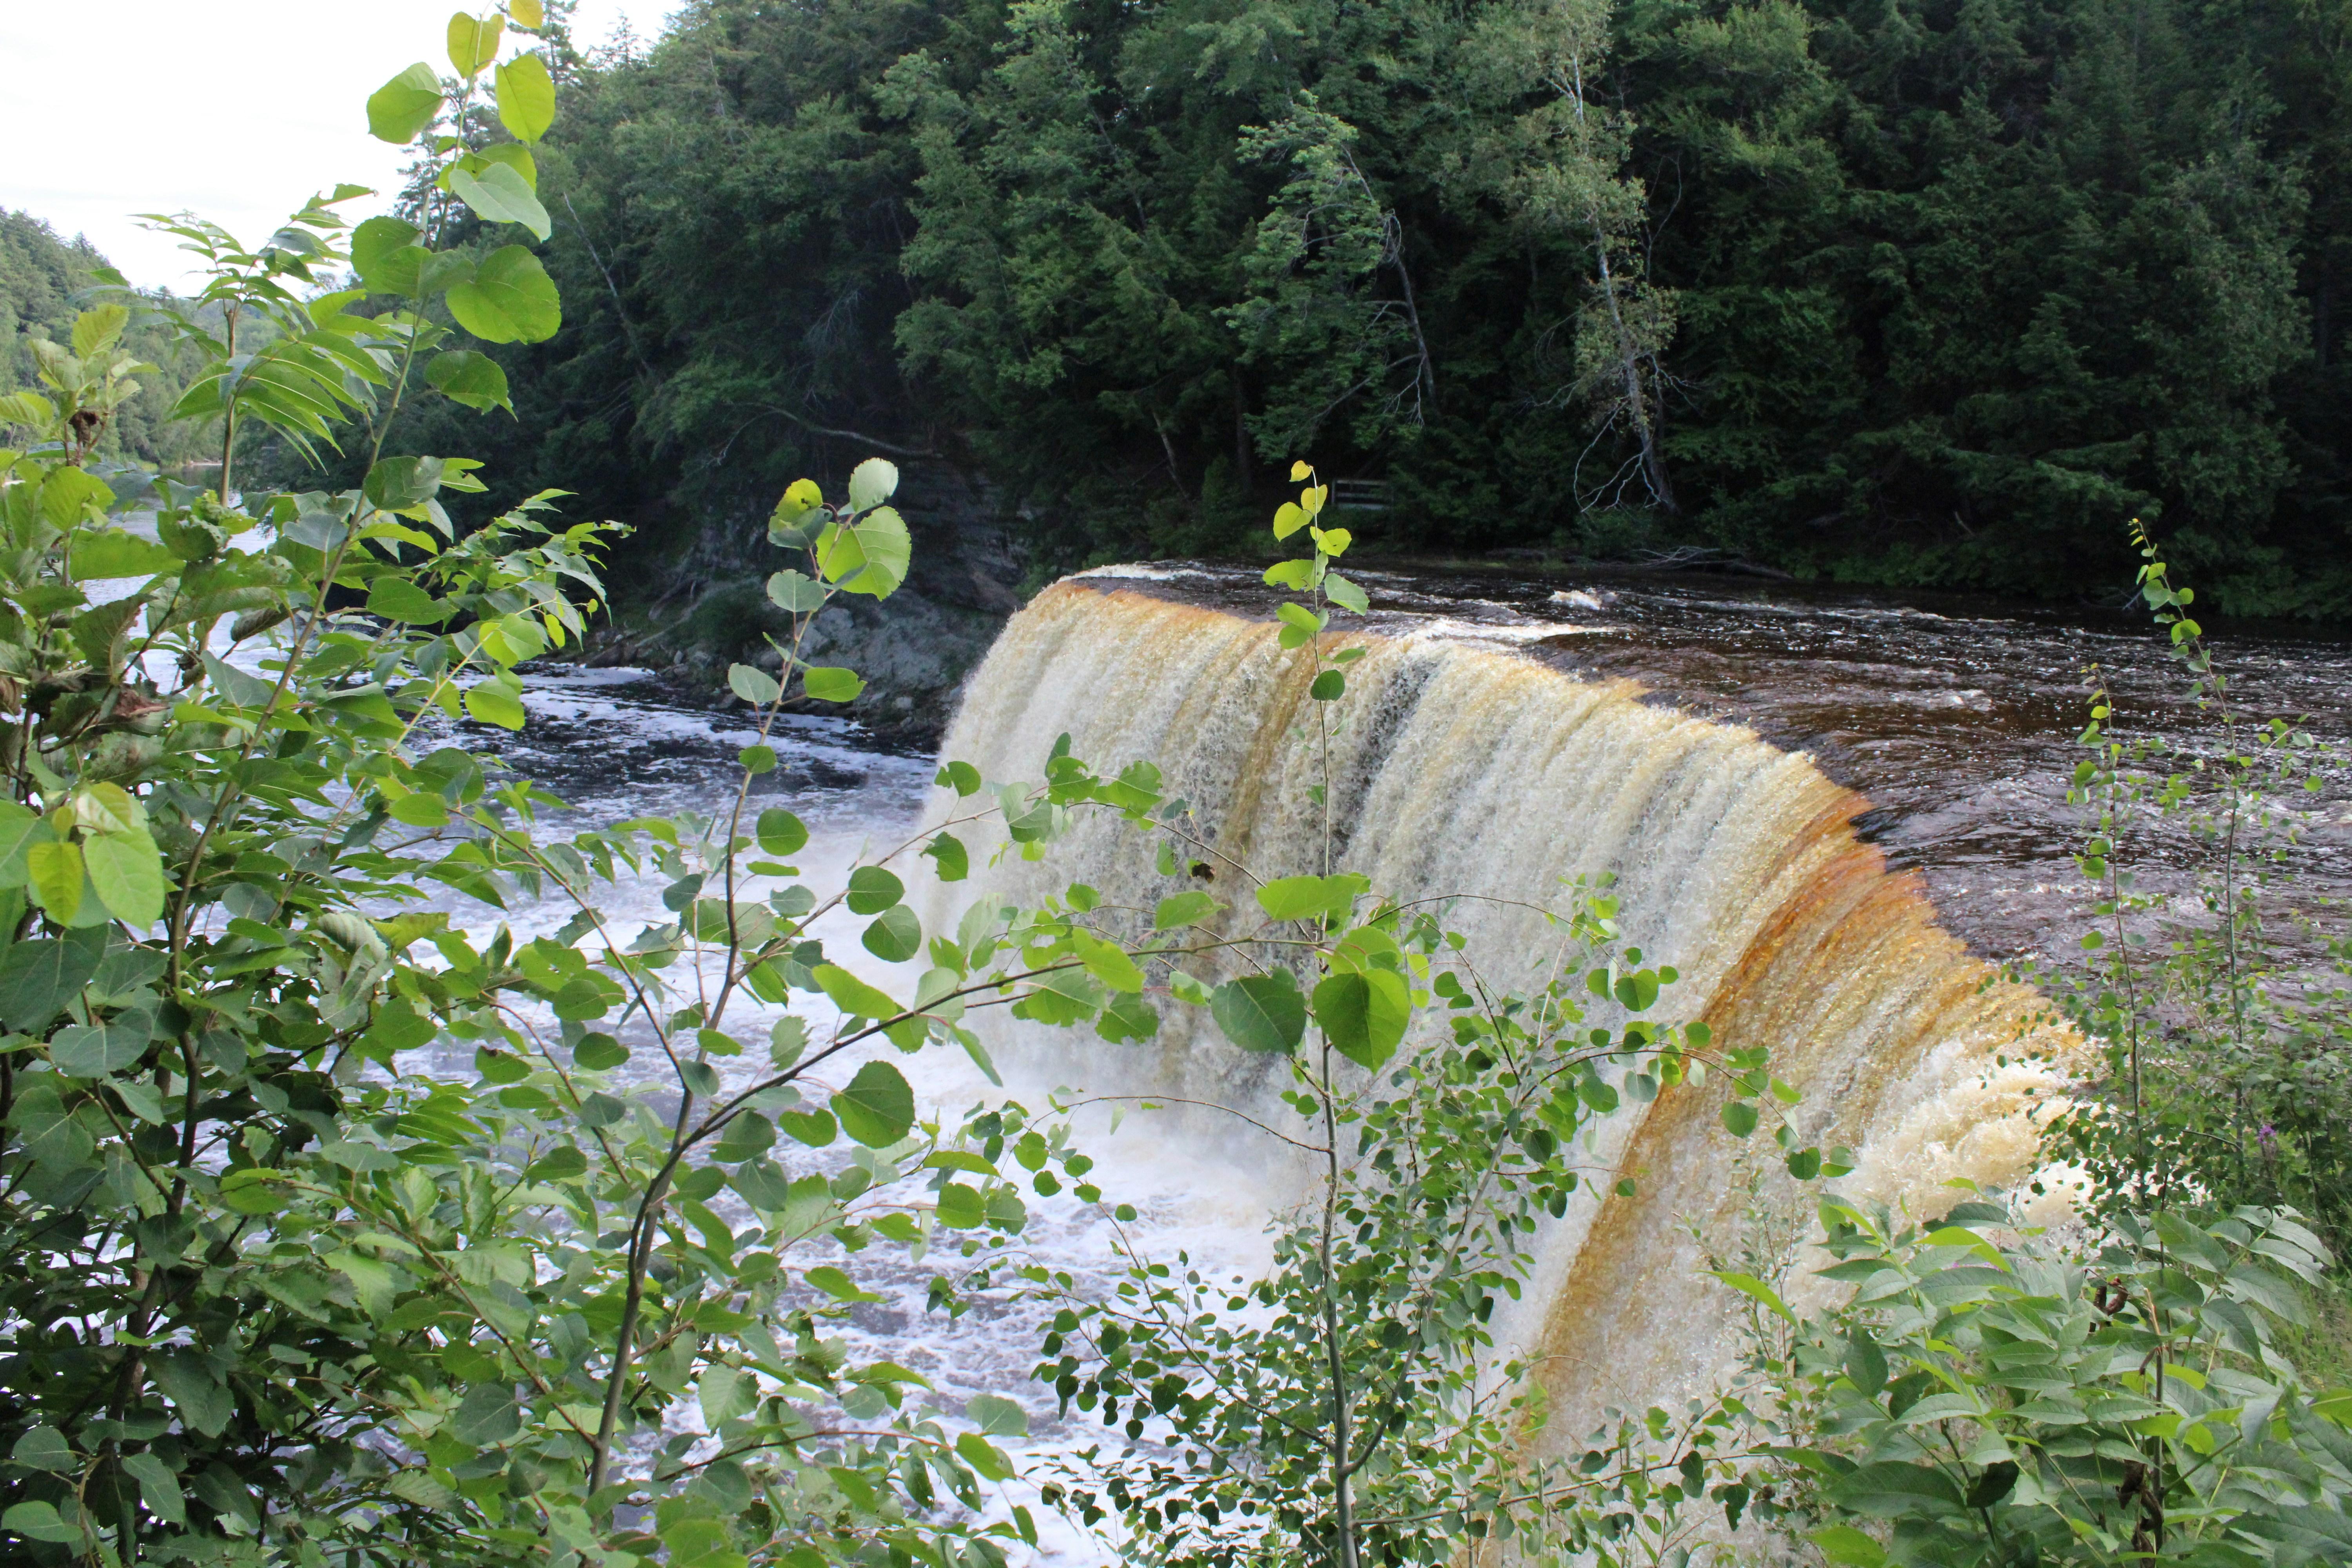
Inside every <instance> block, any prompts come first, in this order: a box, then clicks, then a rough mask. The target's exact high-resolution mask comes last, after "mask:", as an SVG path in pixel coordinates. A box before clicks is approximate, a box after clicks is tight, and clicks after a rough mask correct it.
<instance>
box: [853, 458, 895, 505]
mask: <svg viewBox="0 0 2352 1568" xmlns="http://www.w3.org/2000/svg"><path fill="white" fill-rule="evenodd" d="M897 490H898V464H896V463H893V462H891V461H890V460H889V459H888V458H866V460H865V461H864V462H862V463H860V464H858V465H857V467H856V468H852V469H851V470H850V472H849V510H852V511H871V510H873V509H874V508H876V507H877V506H880V505H881V504H882V503H883V502H884V501H886V500H889V499H890V497H891V496H892V495H893V494H894V493H895V492H896V491H897Z"/></svg>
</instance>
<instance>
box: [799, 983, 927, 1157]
mask: <svg viewBox="0 0 2352 1568" xmlns="http://www.w3.org/2000/svg"><path fill="white" fill-rule="evenodd" d="M828 967H829V966H828ZM817 973H818V974H819V976H820V977H822V976H823V974H824V970H822V969H820V970H819V971H817ZM831 1103H832V1105H833V1113H834V1115H835V1116H836V1117H838V1118H840V1120H841V1130H842V1131H844V1132H846V1133H848V1134H849V1135H850V1136H851V1137H852V1138H855V1139H856V1140H857V1142H860V1143H863V1144H865V1145H866V1147H867V1148H868V1149H887V1148H888V1147H889V1146H890V1145H891V1144H893V1143H896V1142H898V1140H899V1139H901V1138H904V1137H905V1136H906V1135H907V1130H908V1128H910V1127H912V1126H913V1125H914V1124H915V1091H914V1090H913V1089H908V1087H907V1080H906V1079H904V1078H901V1077H900V1076H899V1074H898V1068H894V1067H892V1066H891V1065H890V1064H889V1063H888V1062H867V1063H866V1065H865V1066H864V1067H862V1068H858V1069H857V1076H856V1077H855V1078H853V1079H850V1080H849V1087H848V1088H846V1089H843V1090H842V1091H841V1092H840V1093H839V1094H836V1095H835V1096H834V1097H833V1100H832V1102H831Z"/></svg>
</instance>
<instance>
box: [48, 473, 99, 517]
mask: <svg viewBox="0 0 2352 1568" xmlns="http://www.w3.org/2000/svg"><path fill="white" fill-rule="evenodd" d="M113 500H114V492H113V491H112V490H110V489H107V488H106V486H105V485H104V484H102V483H100V481H99V479H97V478H95V477H94V476H92V475H90V474H88V473H85V472H84V471H82V470H81V469H79V468H58V469H54V470H52V471H51V472H50V474H49V477H48V478H47V479H43V480H42V481H41V515H42V516H44V517H46V518H47V519H48V520H49V521H51V522H53V523H55V524H57V525H58V527H59V528H71V527H72V526H73V525H74V524H76V523H77V522H79V521H82V520H83V519H84V518H86V517H89V518H95V517H102V516H104V515H105V512H106V509H107V507H108V506H109V505H110V504H111V503H112V502H113Z"/></svg>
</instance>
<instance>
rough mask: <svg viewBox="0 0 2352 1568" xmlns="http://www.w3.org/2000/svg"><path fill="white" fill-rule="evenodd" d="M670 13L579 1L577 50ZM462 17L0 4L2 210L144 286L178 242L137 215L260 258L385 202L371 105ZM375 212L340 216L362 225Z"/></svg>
mask: <svg viewBox="0 0 2352 1568" xmlns="http://www.w3.org/2000/svg"><path fill="white" fill-rule="evenodd" d="M675 4H676V0H581V3H580V7H579V10H578V11H577V12H576V13H575V15H574V16H573V21H572V37H573V38H574V40H575V41H576V43H577V44H578V46H579V47H582V48H583V49H585V48H590V47H594V46H596V45H600V44H602V43H604V41H605V40H606V39H607V38H608V37H610V36H611V34H612V32H613V30H614V26H616V25H617V24H618V23H619V22H620V21H621V20H622V19H623V17H626V18H627V19H628V21H629V24H630V25H631V26H632V27H634V28H635V31H636V34H637V36H638V37H640V38H646V39H650V38H652V37H654V36H655V35H656V34H657V33H658V32H659V31H660V30H661V23H662V19H663V17H664V16H666V15H667V13H668V12H669V11H670V10H672V9H673V8H674V6H675ZM455 9H457V5H453V4H452V0H372V3H370V4H366V5H352V4H348V3H344V4H336V3H333V0H330V3H329V4H325V5H320V4H319V3H318V0H114V3H112V4H106V3H103V0H79V3H76V0H62V3H59V0H48V3H46V4H44V3H42V0H0V82H5V83H6V86H5V89H0V207H10V208H21V209H23V210H24V211H26V212H29V213H31V214H32V215H33V216H36V217H40V218H46V219H47V220H48V222H49V225H50V226H51V227H53V228H55V229H56V230H57V231H58V233H59V234H60V235H63V236H65V237H72V236H73V235H75V234H84V235H87V236H89V239H90V241H91V243H92V244H94V245H96V246H97V247H98V248H99V249H100V250H101V251H103V252H104V253H105V254H106V256H107V258H109V259H110V260H111V261H112V262H113V263H114V264H115V265H116V266H117V267H119V268H121V269H122V271H123V273H124V275H125V276H127V277H128V278H129V279H131V282H133V283H137V284H142V285H144V286H147V287H154V286H157V285H165V284H168V285H173V286H175V287H176V286H180V285H181V284H182V283H183V279H184V277H185V269H184V267H183V266H182V263H183V261H184V260H185V259H186V258H184V257H183V256H182V254H181V253H180V252H179V251H178V250H177V249H176V248H174V247H175V246H176V245H177V243H178V242H177V241H175V240H173V239H171V238H170V237H158V236H155V235H151V234H148V233H147V232H146V231H145V230H143V229H142V228H140V227H139V226H138V225H137V223H136V222H134V221H133V220H132V218H131V216H130V215H131V214H132V213H138V212H165V213H169V212H178V211H181V210H183V209H186V210H188V211H192V212H194V213H196V214H198V215H199V216H204V217H208V218H210V219H212V220H213V221H214V222H215V223H218V224H220V225H222V226H224V227H226V228H227V229H228V231H229V232H230V233H232V234H234V235H236V237H238V238H239V239H241V240H244V241H246V242H247V243H248V244H250V243H252V242H254V241H256V240H258V239H261V238H263V237H266V236H267V235H268V234H269V232H270V231H271V230H272V229H274V228H275V227H276V226H278V224H279V223H280V222H281V221H283V220H284V218H285V216H286V215H287V214H289V213H290V212H293V211H295V210H296V209H297V208H298V207H299V206H300V205H301V204H302V202H303V200H304V199H305V198H306V197H308V196H309V195H310V194H311V193H312V192H313V191H331V190H332V189H333V188H334V187H335V185H336V184H338V183H339V182H349V183H350V184H358V185H368V186H372V187H373V188H374V189H376V190H378V191H381V192H384V193H385V194H386V196H387V198H388V196H389V195H390V193H391V192H392V191H394V190H395V189H396V188H397V187H398V184H399V170H400V165H401V163H403V162H404V161H405V157H406V153H405V150H404V149H401V148H396V147H390V146H387V145H385V144H384V143H383V142H378V141H377V140H375V138H373V137H372V136H370V135H369V134H368V133H367V110H366V101H367V95H368V94H369V93H371V92H373V91H374V90H375V89H377V88H379V87H381V86H383V83H384V82H385V81H387V80H388V79H391V78H392V77H393V76H394V75H396V74H398V73H399V72H400V71H401V70H403V69H404V68H407V67H408V66H409V65H410V64H411V63H412V62H414V61H416V60H425V61H429V62H430V63H431V64H432V65H433V66H434V67H435V68H436V69H437V70H445V71H446V69H447V68H448V61H447V59H446V58H445V55H444V52H443V37H444V34H445V32H446V28H447V26H448V22H449V16H450V13H451V12H452V11H453V10H455ZM197 83H202V84H206V85H205V86H204V87H202V88H200V89H192V88H191V87H190V86H189V85H186V84H197ZM557 112H558V113H559V114H560V113H561V112H562V109H561V106H560V104H559V107H558V110H557ZM379 205H380V204H379V203H377V202H375V201H360V202H354V203H352V205H349V206H347V207H344V208H343V209H342V210H343V211H344V212H345V213H346V214H348V215H350V216H352V217H354V218H358V217H363V216H368V214H369V213H371V212H373V211H375V210H377V209H378V207H379Z"/></svg>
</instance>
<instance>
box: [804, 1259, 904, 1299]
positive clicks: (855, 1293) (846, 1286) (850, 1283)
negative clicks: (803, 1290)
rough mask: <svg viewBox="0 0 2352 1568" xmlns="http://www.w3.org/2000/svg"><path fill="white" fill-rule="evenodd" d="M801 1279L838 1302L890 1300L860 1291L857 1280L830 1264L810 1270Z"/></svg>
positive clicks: (867, 1291)
mask: <svg viewBox="0 0 2352 1568" xmlns="http://www.w3.org/2000/svg"><path fill="white" fill-rule="evenodd" d="M801 1278H802V1279H805V1280H807V1281H808V1282H809V1284H811V1285H812V1286H814V1287H815V1288H816V1289H819V1290H822V1291H824V1293H825V1294H826V1295H828V1296H830V1297H832V1298H833V1299H834V1300H836V1301H887V1300H889V1298H888V1297H887V1296H882V1295H878V1294H877V1293H876V1292H874V1291H872V1290H861V1289H858V1286H857V1281H856V1280H855V1279H851V1278H850V1277H849V1276H848V1275H847V1274H845V1273H844V1272H843V1271H842V1270H840V1269H838V1268H834V1267H833V1266H832V1265H830V1264H824V1265H820V1266H819V1267H817V1268H812V1269H809V1270H808V1271H807V1272H806V1273H804V1274H803V1275H802V1276H801Z"/></svg>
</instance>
